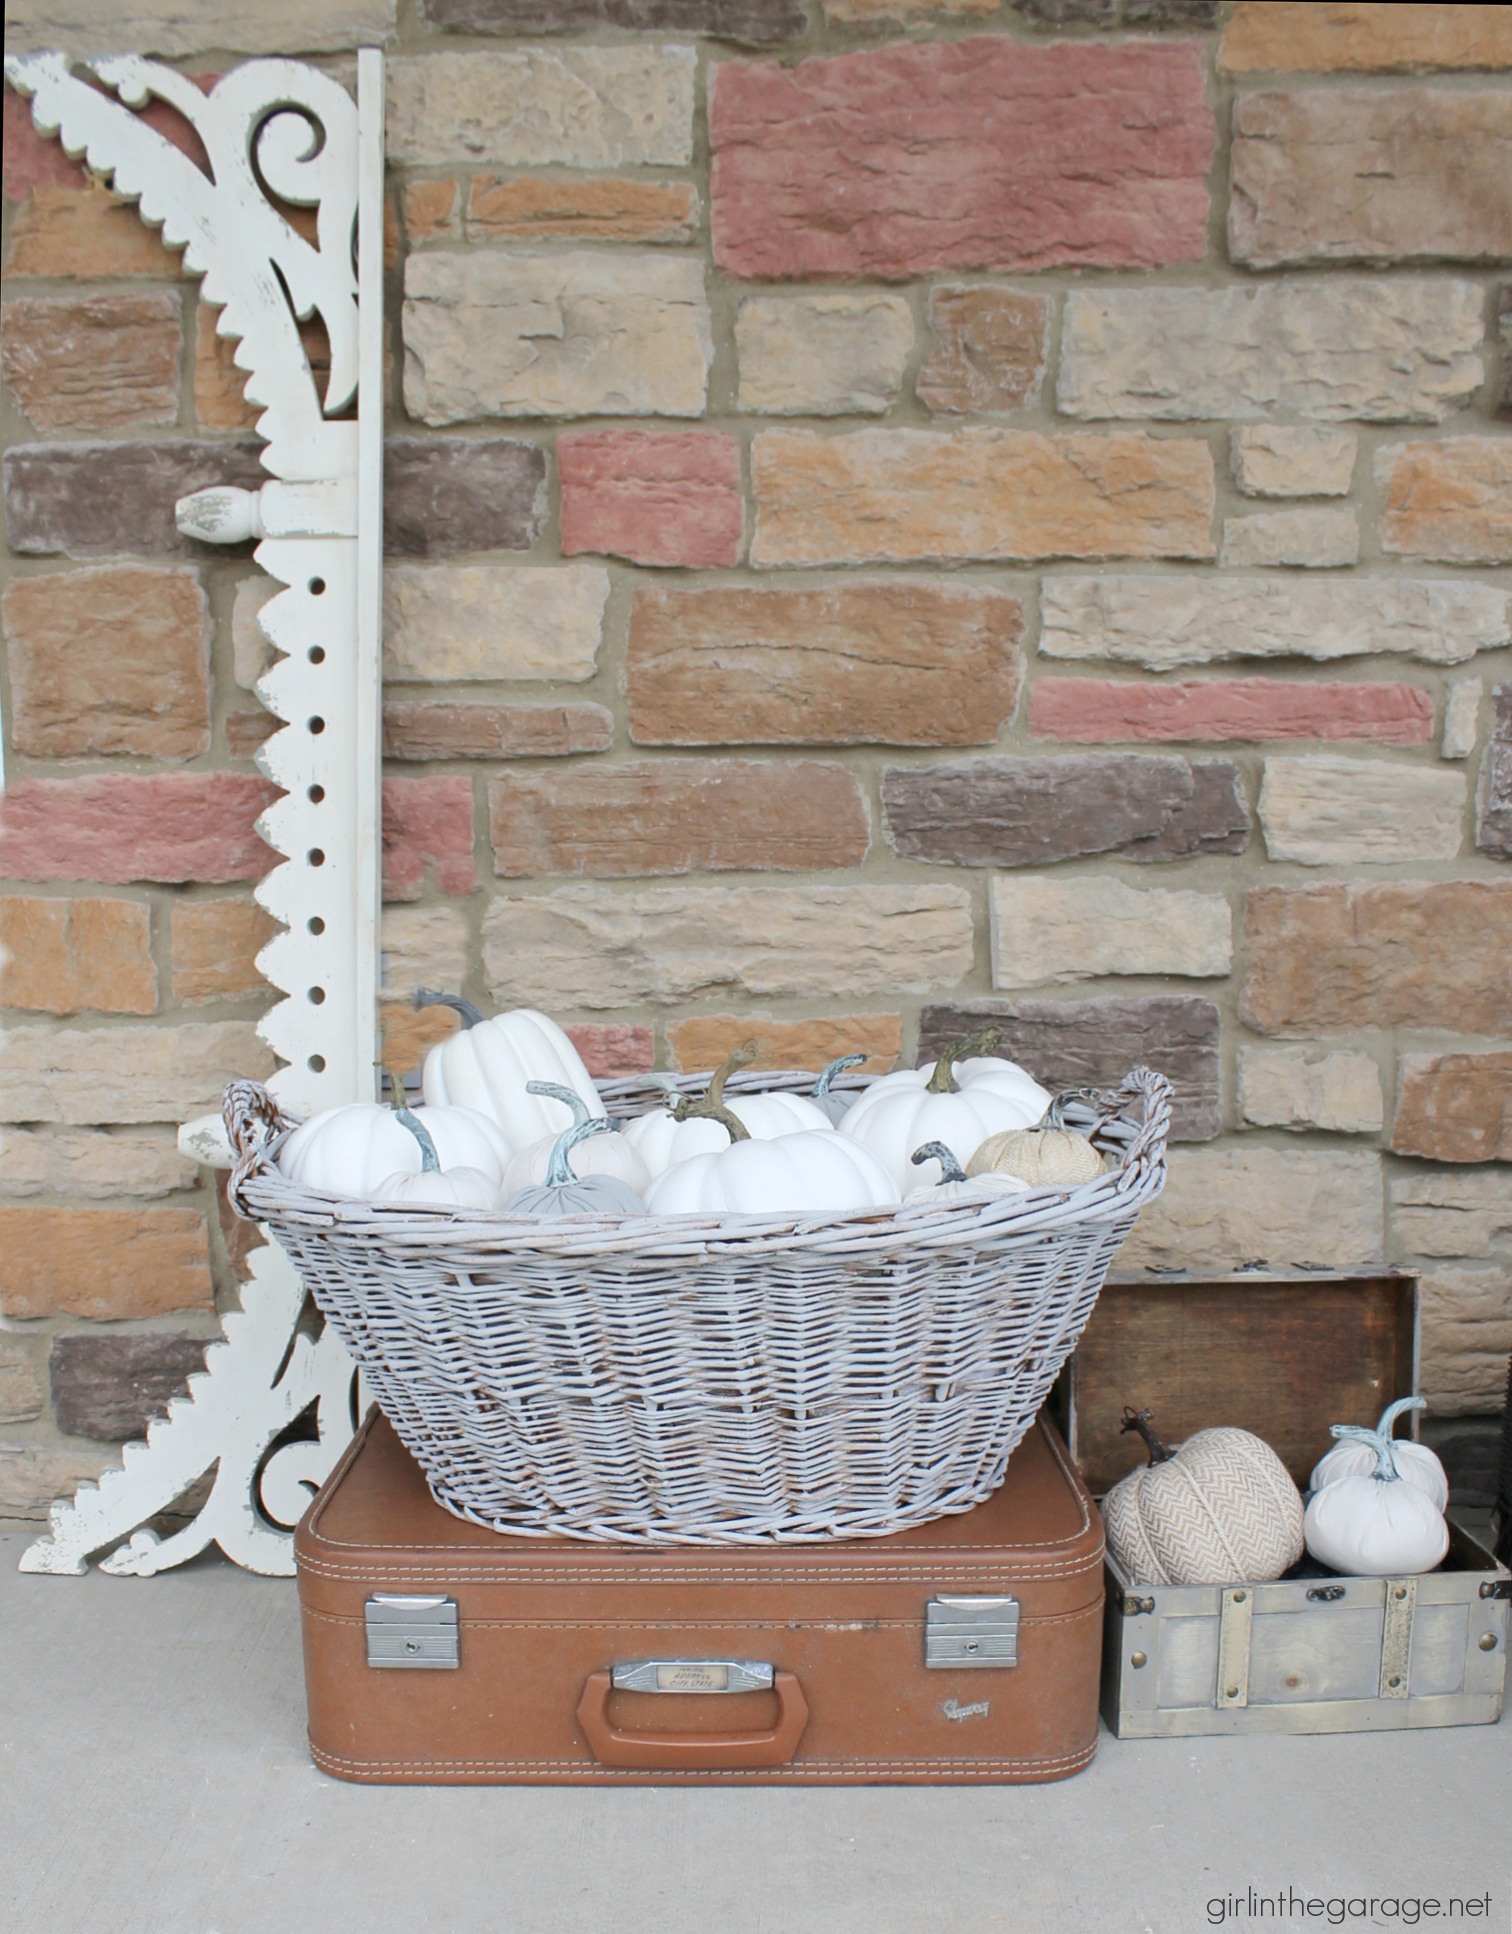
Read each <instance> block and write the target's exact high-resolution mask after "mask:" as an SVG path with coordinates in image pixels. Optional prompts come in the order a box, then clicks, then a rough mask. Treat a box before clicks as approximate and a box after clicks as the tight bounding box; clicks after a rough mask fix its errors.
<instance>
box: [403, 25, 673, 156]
mask: <svg viewBox="0 0 1512 1934" xmlns="http://www.w3.org/2000/svg"><path fill="white" fill-rule="evenodd" d="M697 61H698V57H697V54H696V52H695V50H694V49H693V48H692V47H680V46H675V45H671V44H669V43H667V42H665V41H661V40H658V39H655V38H653V39H650V40H640V41H637V42H635V43H633V44H632V43H626V42H621V43H619V44H618V45H615V46H605V47H591V46H573V45H568V46H560V45H559V46H556V47H522V48H519V49H511V50H510V51H509V52H507V53H495V52H493V51H492V50H489V51H483V50H481V49H477V48H473V49H471V50H469V51H468V52H467V53H461V54H429V55H422V56H421V57H419V58H418V59H417V58H408V57H400V58H399V59H394V60H390V62H389V64H388V90H387V93H388V99H387V107H388V128H387V139H386V142H385V151H386V155H387V159H388V163H389V165H390V167H410V168H430V167H444V166H445V165H446V163H447V162H449V161H457V160H467V161H471V162H479V161H482V162H490V161H491V162H496V163H498V164H499V165H500V166H501V167H506V168H538V167H545V166H556V167H564V168H635V167H645V166H652V167H655V166H658V165H659V166H661V167H670V168H681V167H686V166H687V164H688V162H689V161H691V160H692V158H693V96H694V84H695V74H696V70H697Z"/></svg>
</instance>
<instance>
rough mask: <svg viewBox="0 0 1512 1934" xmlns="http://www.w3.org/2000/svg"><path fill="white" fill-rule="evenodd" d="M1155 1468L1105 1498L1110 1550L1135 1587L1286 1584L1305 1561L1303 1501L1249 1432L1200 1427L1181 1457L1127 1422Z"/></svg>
mask: <svg viewBox="0 0 1512 1934" xmlns="http://www.w3.org/2000/svg"><path fill="white" fill-rule="evenodd" d="M1132 1417H1133V1413H1132V1412H1130V1413H1126V1421H1125V1424H1124V1429H1125V1430H1130V1429H1138V1430H1139V1432H1140V1434H1141V1436H1143V1437H1144V1438H1145V1441H1146V1443H1147V1444H1149V1445H1150V1454H1151V1461H1150V1462H1149V1463H1148V1464H1146V1465H1143V1466H1142V1467H1141V1468H1140V1469H1139V1470H1136V1471H1130V1473H1129V1474H1128V1476H1127V1477H1125V1478H1122V1479H1121V1480H1120V1481H1119V1482H1118V1483H1117V1484H1115V1485H1114V1487H1113V1489H1112V1490H1111V1491H1109V1493H1108V1495H1107V1496H1106V1497H1105V1498H1104V1499H1103V1506H1102V1514H1103V1523H1104V1525H1105V1526H1106V1528H1107V1533H1108V1546H1109V1549H1110V1550H1111V1551H1112V1553H1113V1555H1114V1557H1115V1558H1116V1559H1117V1560H1118V1562H1119V1564H1120V1565H1121V1566H1122V1567H1123V1569H1124V1570H1125V1571H1126V1572H1127V1573H1128V1574H1129V1577H1130V1580H1131V1582H1132V1583H1134V1584H1136V1585H1229V1584H1234V1583H1237V1582H1239V1581H1241V1580H1243V1581H1245V1582H1247V1583H1256V1584H1260V1583H1264V1582H1265V1581H1266V1580H1267V1579H1271V1578H1279V1577H1280V1576H1281V1574H1282V1572H1284V1571H1286V1570H1287V1569H1288V1568H1289V1567H1290V1566H1292V1565H1294V1564H1295V1563H1296V1562H1297V1560H1298V1559H1299V1558H1300V1557H1301V1556H1302V1495H1301V1493H1300V1492H1299V1491H1298V1489H1297V1487H1296V1485H1295V1484H1294V1483H1293V1482H1292V1479H1291V1474H1290V1473H1289V1472H1288V1470H1287V1468H1286V1466H1285V1465H1284V1464H1283V1463H1282V1462H1281V1460H1280V1458H1279V1457H1277V1455H1276V1453H1275V1452H1274V1451H1273V1450H1272V1449H1271V1447H1270V1445H1269V1444H1267V1443H1265V1442H1264V1441H1263V1440H1262V1439H1261V1438H1259V1437H1256V1436H1255V1435H1254V1434H1253V1433H1252V1432H1250V1431H1247V1430H1234V1429H1219V1430H1199V1431H1197V1432H1196V1433H1195V1434H1194V1435H1193V1436H1191V1437H1189V1438H1188V1439H1187V1440H1186V1442H1185V1443H1184V1444H1181V1445H1179V1446H1178V1447H1177V1448H1176V1449H1175V1450H1174V1451H1170V1450H1167V1449H1166V1447H1165V1446H1164V1445H1163V1444H1162V1443H1161V1442H1160V1440H1159V1439H1158V1438H1157V1437H1155V1435H1154V1433H1153V1432H1152V1431H1150V1430H1148V1428H1147V1424H1148V1413H1147V1412H1141V1413H1140V1415H1139V1418H1138V1419H1136V1420H1134V1421H1132V1422H1131V1421H1128V1419H1129V1418H1132Z"/></svg>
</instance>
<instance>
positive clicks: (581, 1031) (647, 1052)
mask: <svg viewBox="0 0 1512 1934" xmlns="http://www.w3.org/2000/svg"><path fill="white" fill-rule="evenodd" d="M562 1032H563V1033H564V1034H565V1035H566V1036H567V1039H568V1040H569V1041H570V1042H571V1043H572V1045H573V1046H574V1047H575V1048H576V1049H577V1051H578V1053H579V1054H580V1055H582V1057H583V1066H584V1067H585V1068H586V1069H587V1070H588V1072H589V1074H591V1075H592V1076H593V1078H594V1080H595V1081H612V1080H613V1079H614V1078H615V1076H616V1075H622V1074H646V1073H648V1072H649V1071H650V1069H651V1067H652V1065H653V1063H654V1061H655V1059H656V1037H655V1035H654V1034H653V1033H652V1030H651V1029H650V1028H648V1027H633V1026H631V1024H630V1023H629V1022H628V1021H603V1022H601V1021H585V1022H583V1023H582V1024H581V1025H578V1026H574V1027H564V1028H563V1029H562Z"/></svg>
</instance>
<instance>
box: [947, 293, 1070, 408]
mask: <svg viewBox="0 0 1512 1934" xmlns="http://www.w3.org/2000/svg"><path fill="white" fill-rule="evenodd" d="M929 327H930V330H931V332H932V334H933V336H934V348H933V350H932V351H931V352H930V355H929V360H928V361H927V362H926V363H925V364H924V367H923V368H922V369H921V370H920V371H919V376H918V381H917V382H916V383H915V385H914V387H915V389H916V390H917V391H918V395H919V401H920V402H921V403H924V404H927V405H928V407H929V408H930V409H931V410H933V411H934V412H935V413H936V414H937V415H946V414H949V415H956V416H976V415H992V414H994V413H998V412H1004V411H1008V410H1021V409H1026V408H1032V407H1033V405H1034V404H1035V403H1037V402H1038V400H1039V386H1040V379H1041V377H1042V376H1043V375H1044V373H1045V345H1046V338H1047V336H1048V333H1049V327H1050V303H1049V299H1048V298H1047V297H1045V296H1042V295H1027V294H1025V293H1024V292H1023V291H1022V290H1020V289H1001V288H992V287H990V286H987V287H983V286H981V285H979V284H975V283H937V284H936V285H935V287H934V288H932V289H931V290H930V292H929Z"/></svg>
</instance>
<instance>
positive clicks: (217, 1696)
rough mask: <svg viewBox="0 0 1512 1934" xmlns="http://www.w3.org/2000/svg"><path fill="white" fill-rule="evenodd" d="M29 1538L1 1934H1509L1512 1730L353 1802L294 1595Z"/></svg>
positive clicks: (12, 1655) (9, 1737) (4, 1768)
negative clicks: (912, 1773) (956, 1769)
mask: <svg viewBox="0 0 1512 1934" xmlns="http://www.w3.org/2000/svg"><path fill="white" fill-rule="evenodd" d="M35 1531H36V1527H35V1526H17V1525H12V1526H8V1527H3V1528H0V1633H3V1635H4V1653H3V1667H0V1925H3V1926H4V1927H5V1928H6V1929H7V1930H8V1934H275V1931H276V1934H419V1931H420V1930H424V1929H444V1930H448V1934H450V1931H451V1930H459V1931H460V1934H471V1931H472V1930H474V1929H477V1930H488V1934H495V1931H497V1934H599V1930H605V1931H606V1934H607V1931H608V1930H613V1934H685V1931H686V1934H1101V1930H1104V1929H1107V1930H1114V1931H1115V1934H1187V1931H1188V1930H1195V1929H1200V1928H1206V1927H1209V1926H1213V1925H1216V1924H1218V1922H1217V1921H1216V1920H1215V1918H1214V1916H1213V1914H1212V1913H1210V1911H1209V1908H1208V1903H1209V1902H1210V1901H1212V1900H1214V1899H1216V1898H1217V1897H1219V1896H1221V1895H1223V1894H1224V1893H1234V1892H1237V1893H1239V1894H1240V1895H1243V1894H1244V1892H1245V1890H1246V1888H1247V1887H1249V1886H1250V1885H1252V1884H1253V1885H1254V1886H1255V1887H1256V1888H1257V1890H1263V1891H1265V1892H1267V1893H1271V1894H1273V1893H1274V1892H1275V1891H1276V1889H1277V1888H1278V1887H1286V1886H1294V1887H1295V1888H1296V1889H1297V1890H1298V1892H1299V1893H1301V1894H1303V1895H1312V1896H1315V1897H1319V1898H1324V1899H1326V1898H1327V1897H1330V1896H1333V1897H1343V1898H1345V1899H1348V1898H1349V1897H1370V1896H1376V1897H1381V1896H1391V1895H1404V1896H1408V1897H1413V1898H1415V1897H1420V1896H1425V1895H1438V1896H1441V1897H1444V1898H1445V1899H1446V1900H1447V1898H1448V1897H1449V1896H1450V1895H1456V1896H1460V1897H1464V1896H1469V1895H1484V1894H1486V1893H1487V1892H1489V1893H1490V1895H1491V1907H1490V1914H1489V1918H1488V1919H1480V1920H1478V1921H1477V1922H1476V1923H1475V1925H1479V1926H1486V1925H1489V1926H1490V1927H1492V1928H1496V1929H1502V1930H1505V1929H1507V1928H1508V1927H1509V1914H1512V1887H1509V1870H1512V1831H1509V1827H1512V1717H1504V1718H1503V1720H1502V1723H1501V1724H1500V1725H1499V1726H1495V1727H1492V1726H1476V1727H1464V1728H1458V1729H1453V1730H1446V1731H1440V1732H1418V1733H1386V1734H1381V1735H1377V1736H1374V1737H1372V1736H1369V1735H1366V1734H1351V1735H1343V1736H1337V1737H1332V1738H1295V1739H1288V1738H1267V1739H1250V1740H1193V1741H1161V1742H1151V1743H1130V1742H1124V1743H1122V1744H1121V1743H1120V1742H1119V1741H1117V1740H1115V1739H1111V1738H1108V1737H1106V1736H1105V1737H1104V1739H1103V1741H1102V1746H1101V1748H1100V1750H1099V1753H1098V1757H1097V1759H1096V1761H1095V1762H1094V1763H1093V1765H1092V1766H1091V1767H1090V1768H1089V1769H1088V1770H1087V1771H1086V1772H1084V1773H1082V1774H1081V1775H1079V1776H1078V1777H1077V1778H1075V1779H1073V1780H1069V1781H1066V1782H1064V1783H1062V1784H1060V1785H1056V1786H1046V1787H981V1788H974V1789H973V1788H954V1789H948V1788H947V1789H940V1788H936V1789H927V1788H917V1787H915V1788H908V1787H897V1788H888V1787H871V1788H867V1787H856V1788H850V1789H846V1790H840V1791H829V1790H824V1789H811V1790H806V1791H805V1790H798V1791H786V1792H770V1791H763V1790H761V1789H745V1790H738V1791H726V1792H671V1791H666V1790H659V1789H654V1788H649V1789H637V1790H633V1791H616V1792H600V1791H593V1790H581V1789H571V1788H555V1789H553V1788H524V1787H514V1788H510V1787H495V1788H431V1789H422V1788H413V1787H412V1788H373V1787H356V1786H347V1785H342V1784H340V1783H338V1782H336V1781H334V1780H329V1779H326V1778H324V1777H323V1776H322V1775H321V1774H319V1773H317V1772H316V1771H315V1770H314V1769H313V1767H312V1766H311V1765H310V1763H309V1761H308V1760H307V1758H306V1757H305V1751H304V1689H303V1683H302V1679H301V1668H300V1655H299V1621H298V1610H297V1605H296V1600H295V1593H294V1586H293V1584H292V1582H290V1581H287V1580H273V1579H260V1578H253V1577H250V1576H248V1575H247V1574H246V1573H245V1572H240V1571H236V1570H234V1569H233V1568H232V1567H231V1566H230V1565H228V1564H226V1563H224V1562H223V1561H221V1560H219V1559H218V1558H205V1559H202V1560H200V1561H198V1562H197V1563H195V1564H193V1565H190V1566H187V1567H185V1568H184V1569H183V1570H181V1571H177V1572H170V1573H168V1574H167V1575H165V1576H164V1577H161V1578H157V1579H152V1580H143V1581H137V1580H126V1579H112V1578H106V1577H103V1576H101V1575H100V1574H98V1573H91V1575H90V1576H88V1577H87V1578H83V1579H64V1578H46V1577H42V1578H36V1577H22V1576H21V1575H20V1574H18V1573H17V1571H16V1569H15V1567H16V1561H17V1559H18V1558H19V1556H20V1553H21V1550H22V1547H23V1545H24V1544H25V1543H26V1542H27V1541H28V1540H29V1539H30V1538H31V1537H32V1536H34V1535H35ZM1227 1924H1228V1925H1230V1926H1235V1925H1237V1926H1241V1927H1245V1928H1250V1929H1258V1928H1262V1927H1270V1928H1281V1927H1291V1926H1294V1925H1295V1926H1299V1927H1301V1926H1305V1927H1309V1928H1313V1929H1316V1928H1319V1927H1326V1926H1328V1925H1329V1921H1328V1918H1327V1916H1326V1914H1325V1915H1324V1916H1322V1917H1318V1916H1315V1917H1313V1918H1312V1919H1309V1920H1301V1919H1299V1920H1297V1921H1295V1922H1293V1921H1292V1920H1290V1919H1289V1918H1283V1919H1280V1920H1276V1919H1266V1920H1260V1919H1249V1918H1247V1917H1245V1916H1242V1915H1241V1916H1239V1917H1237V1918H1233V1919H1230V1920H1229V1921H1228V1923H1227ZM1402 1924H1403V1921H1402V1918H1398V1917H1395V1916H1392V1915H1382V1913H1381V1912H1380V1911H1379V1910H1377V1912H1375V1913H1374V1914H1365V1915H1364V1916H1363V1917H1361V1916H1360V1915H1358V1914H1351V1915H1350V1916H1349V1918H1348V1919H1347V1920H1346V1921H1345V1922H1344V1925H1346V1926H1348V1927H1350V1928H1352V1929H1353V1928H1360V1927H1388V1928H1393V1929H1394V1928H1397V1927H1400V1926H1401V1925H1402ZM1454 1924H1455V1925H1460V1924H1462V1923H1459V1922H1455V1923H1454Z"/></svg>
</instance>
